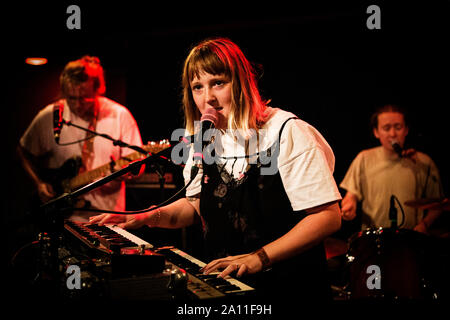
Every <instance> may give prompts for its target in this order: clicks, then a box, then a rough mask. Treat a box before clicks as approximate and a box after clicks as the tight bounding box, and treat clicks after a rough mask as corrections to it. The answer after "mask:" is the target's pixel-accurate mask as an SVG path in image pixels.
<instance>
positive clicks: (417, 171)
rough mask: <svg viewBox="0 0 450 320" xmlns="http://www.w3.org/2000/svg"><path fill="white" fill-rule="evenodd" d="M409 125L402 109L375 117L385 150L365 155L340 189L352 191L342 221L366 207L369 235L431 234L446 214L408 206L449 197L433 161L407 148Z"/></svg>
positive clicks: (389, 108)
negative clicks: (388, 231)
mask: <svg viewBox="0 0 450 320" xmlns="http://www.w3.org/2000/svg"><path fill="white" fill-rule="evenodd" d="M407 120H408V119H407V115H406V112H405V110H404V109H402V108H401V107H400V106H398V105H391V104H388V105H383V106H381V107H379V108H378V109H377V110H376V112H375V113H374V114H373V115H372V117H371V125H372V130H373V134H374V136H375V137H376V138H377V139H378V140H379V141H380V144H381V145H380V146H378V147H375V148H371V149H366V150H363V151H361V152H360V153H359V154H358V155H357V156H356V158H355V159H354V160H353V162H352V163H351V165H350V168H349V169H348V171H347V173H346V175H345V177H344V179H343V181H342V183H341V184H340V187H341V188H343V189H344V190H346V194H345V196H344V198H343V200H342V203H341V207H342V218H343V219H344V220H353V219H354V218H355V217H356V215H357V204H358V203H360V204H361V211H362V213H361V226H362V229H363V230H365V229H366V228H373V227H377V228H378V227H383V228H388V227H392V226H398V227H400V228H406V229H413V230H415V231H419V232H422V233H428V230H429V229H430V227H431V226H432V224H433V222H434V221H435V220H436V219H437V218H438V216H439V215H440V213H441V210H436V209H434V210H428V212H426V214H425V213H424V211H423V210H420V209H419V208H413V207H409V206H405V205H404V203H405V201H408V200H411V199H421V198H443V191H442V185H441V181H440V177H439V171H438V169H437V167H436V165H435V163H434V162H433V160H432V159H431V158H430V157H429V156H428V155H426V154H424V153H422V152H419V151H416V150H414V149H405V139H406V136H407V135H408V131H409V127H408V122H407ZM395 144H396V145H395ZM392 196H394V197H392ZM391 198H392V200H393V201H391ZM397 199H398V202H400V203H401V207H400V206H399V203H398V202H397ZM391 203H395V208H396V209H397V221H396V222H394V221H395V219H390V216H389V212H390V209H391ZM401 208H403V211H404V216H403V214H402V210H401ZM391 218H392V217H391ZM393 223H394V224H393Z"/></svg>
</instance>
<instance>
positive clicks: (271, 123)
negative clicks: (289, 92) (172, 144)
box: [183, 108, 341, 211]
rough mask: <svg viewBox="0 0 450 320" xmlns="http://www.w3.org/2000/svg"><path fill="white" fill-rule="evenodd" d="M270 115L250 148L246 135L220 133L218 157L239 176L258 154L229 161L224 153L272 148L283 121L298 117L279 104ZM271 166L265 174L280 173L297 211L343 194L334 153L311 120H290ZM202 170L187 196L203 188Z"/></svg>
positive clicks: (189, 164)
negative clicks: (336, 176) (338, 183)
mask: <svg viewBox="0 0 450 320" xmlns="http://www.w3.org/2000/svg"><path fill="white" fill-rule="evenodd" d="M269 112H270V115H271V116H270V119H269V120H268V121H267V122H266V123H265V125H264V126H263V127H262V128H261V130H260V132H259V134H258V136H259V141H258V139H257V138H256V133H255V134H254V136H252V137H251V138H250V139H249V141H250V142H249V143H248V148H247V150H246V147H245V143H244V142H243V139H239V138H238V139H237V141H236V138H235V136H237V135H236V134H234V135H233V133H232V132H230V131H226V132H224V133H223V134H221V135H219V137H220V138H219V139H220V144H219V146H222V147H219V148H216V157H215V158H214V159H217V160H218V163H219V164H220V165H222V164H225V167H224V168H225V170H226V171H227V172H228V173H229V174H231V173H232V174H233V176H234V178H235V179H238V178H239V177H240V176H241V175H242V173H243V172H245V170H246V167H247V164H248V163H249V162H250V163H252V162H253V163H254V162H255V161H256V157H250V158H249V159H246V158H244V157H241V158H238V159H237V160H236V162H235V161H234V160H228V161H225V160H224V159H222V158H220V157H239V156H244V155H253V154H256V153H258V151H264V150H267V149H268V148H270V147H271V146H272V145H274V143H275V142H276V141H277V140H278V137H279V132H280V129H281V127H282V125H283V123H284V122H285V121H286V120H287V119H289V118H291V117H295V115H294V114H292V113H290V112H287V111H283V110H281V109H278V108H269ZM192 155H193V147H191V149H190V154H189V157H188V161H187V163H186V166H185V169H184V171H183V175H184V179H185V182H186V183H188V182H189V180H190V172H191V167H192ZM263 160H265V161H269V160H270V167H271V168H270V169H268V170H266V172H265V173H263V172H262V174H277V173H278V172H279V173H280V176H281V179H282V182H283V186H284V189H285V191H286V193H287V195H288V198H289V200H290V202H291V206H292V209H293V210H295V211H299V210H304V209H308V208H312V207H315V206H318V205H322V204H325V203H329V202H332V201H336V200H340V199H341V195H340V193H339V190H338V188H337V185H336V182H335V180H334V178H333V170H334V154H333V151H332V149H331V147H330V146H329V145H328V143H327V142H326V140H325V139H324V137H323V136H322V135H321V134H320V133H319V132H318V131H317V130H316V129H315V128H314V127H313V126H311V125H310V124H308V123H306V122H305V121H303V120H300V119H295V120H290V121H288V122H287V123H286V125H285V127H284V130H283V133H282V135H281V141H280V153H279V155H278V157H276V158H273V159H269V157H266V158H265V159H263ZM275 160H276V161H275ZM201 177H202V170H201V169H200V170H199V173H198V174H197V175H196V177H195V179H194V181H193V182H192V183H191V184H190V185H189V186H188V188H187V190H186V196H188V197H189V196H194V195H197V194H199V193H200V192H201Z"/></svg>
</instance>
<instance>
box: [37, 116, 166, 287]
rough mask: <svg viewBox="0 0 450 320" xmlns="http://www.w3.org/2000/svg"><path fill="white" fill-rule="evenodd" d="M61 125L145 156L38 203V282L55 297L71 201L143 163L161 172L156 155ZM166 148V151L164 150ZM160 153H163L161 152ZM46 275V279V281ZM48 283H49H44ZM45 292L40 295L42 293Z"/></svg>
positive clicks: (71, 205) (133, 170)
mask: <svg viewBox="0 0 450 320" xmlns="http://www.w3.org/2000/svg"><path fill="white" fill-rule="evenodd" d="M62 123H63V124H66V125H68V126H73V127H76V128H78V129H81V130H84V131H86V132H88V133H90V134H92V135H94V136H100V137H103V138H106V139H108V140H111V141H112V142H113V145H115V146H120V147H126V148H130V149H133V150H135V151H138V152H140V153H142V154H144V155H146V158H144V159H142V160H139V161H134V162H131V163H130V164H128V166H126V167H124V168H122V169H120V170H117V171H115V172H113V173H111V174H110V175H108V176H106V177H103V178H101V179H99V180H97V181H94V182H92V183H90V184H88V185H86V186H84V187H81V188H79V189H77V190H75V191H73V192H69V193H64V194H62V195H61V196H59V197H57V198H55V199H52V200H50V201H48V202H46V203H44V204H42V205H41V206H40V207H39V208H38V211H39V212H38V213H37V214H39V217H40V218H41V219H43V227H44V229H45V230H42V231H43V232H41V233H40V234H39V244H40V257H39V260H40V261H39V269H40V272H39V275H40V277H39V280H40V281H41V282H42V283H41V286H42V287H41V288H40V289H43V290H49V289H50V290H51V292H49V293H52V292H53V293H55V294H58V293H60V292H58V291H59V289H60V287H59V285H60V284H59V280H61V276H62V274H61V271H60V268H59V249H60V245H61V242H62V238H63V237H62V232H63V229H64V219H65V217H67V216H69V215H68V214H67V213H68V212H72V211H73V210H76V208H74V207H73V204H74V201H75V199H76V198H77V197H79V196H81V195H83V194H85V193H87V192H89V191H92V190H94V189H96V188H98V187H100V186H102V185H104V184H106V183H108V182H110V181H112V180H114V179H116V178H118V177H120V176H123V175H125V174H127V173H129V172H133V173H136V174H137V173H138V172H139V171H140V168H141V166H142V165H144V164H147V163H152V162H153V163H156V164H157V166H155V167H157V168H156V171H157V172H158V174H159V175H160V177H162V175H161V173H160V172H159V171H158V170H159V169H158V166H159V163H158V162H156V159H157V158H158V157H159V155H158V154H150V153H149V152H147V151H145V150H144V149H143V148H141V147H139V146H135V145H130V144H128V143H125V142H123V141H121V140H116V139H113V138H112V137H111V136H109V135H107V134H102V133H98V132H95V131H92V130H90V129H87V128H84V127H81V126H78V125H76V124H74V123H72V122H70V121H66V120H64V119H63V120H62ZM172 148H173V147H169V148H167V149H170V150H171V149H172ZM167 149H166V150H167ZM163 151H164V150H163ZM46 276H49V278H47V277H46ZM48 280H50V281H48ZM46 293H47V292H45V293H44V294H46Z"/></svg>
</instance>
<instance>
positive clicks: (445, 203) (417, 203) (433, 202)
mask: <svg viewBox="0 0 450 320" xmlns="http://www.w3.org/2000/svg"><path fill="white" fill-rule="evenodd" d="M405 205H407V206H408V207H412V208H417V209H424V210H450V201H449V199H448V198H429V199H415V200H408V201H405Z"/></svg>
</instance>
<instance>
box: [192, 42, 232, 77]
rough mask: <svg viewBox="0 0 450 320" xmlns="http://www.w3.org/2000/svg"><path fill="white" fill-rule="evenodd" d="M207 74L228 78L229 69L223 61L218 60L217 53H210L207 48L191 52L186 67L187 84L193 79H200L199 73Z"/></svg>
mask: <svg viewBox="0 0 450 320" xmlns="http://www.w3.org/2000/svg"><path fill="white" fill-rule="evenodd" d="M202 72H207V73H209V74H213V75H219V74H224V75H226V76H227V77H230V76H231V74H230V68H229V67H228V66H227V64H226V62H225V59H223V60H222V59H220V58H219V56H218V55H217V53H215V52H212V51H211V50H210V48H208V47H207V46H205V47H203V48H200V50H196V51H195V52H193V54H192V55H191V57H190V59H189V63H188V65H187V76H188V78H189V82H191V81H192V80H193V79H194V78H195V77H197V78H200V73H202Z"/></svg>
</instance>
